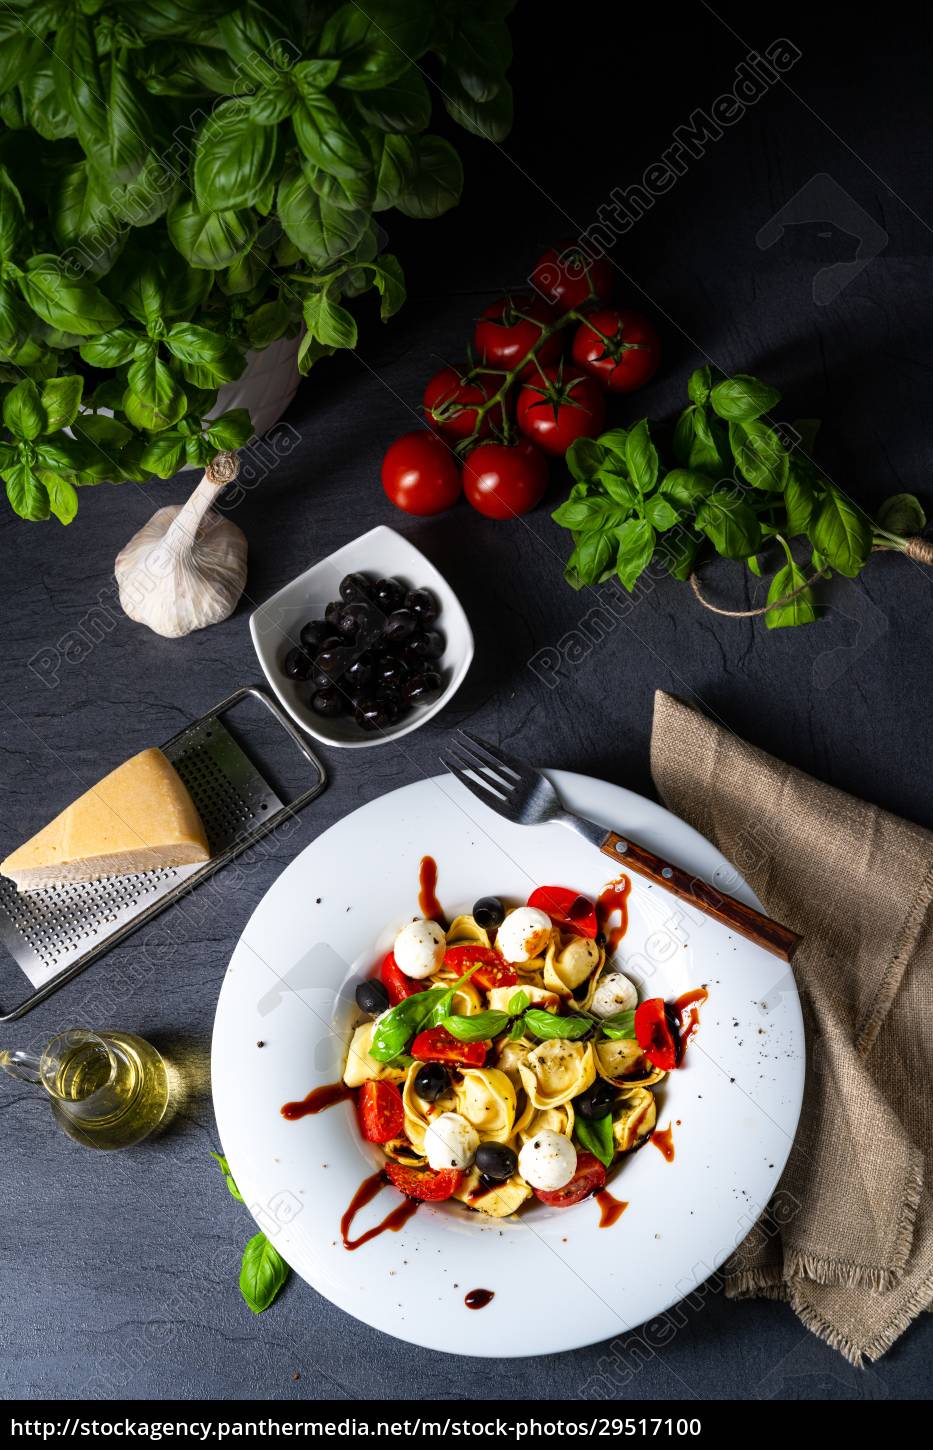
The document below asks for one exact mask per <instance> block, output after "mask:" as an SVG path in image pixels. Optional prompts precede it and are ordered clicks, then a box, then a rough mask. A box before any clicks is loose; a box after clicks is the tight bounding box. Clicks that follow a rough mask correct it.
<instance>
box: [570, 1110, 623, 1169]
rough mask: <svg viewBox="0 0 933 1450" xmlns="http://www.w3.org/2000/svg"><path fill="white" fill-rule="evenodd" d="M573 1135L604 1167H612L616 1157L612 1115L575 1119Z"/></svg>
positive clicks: (578, 1117)
mask: <svg viewBox="0 0 933 1450" xmlns="http://www.w3.org/2000/svg"><path fill="white" fill-rule="evenodd" d="M573 1133H574V1137H575V1138H576V1139H577V1141H578V1142H579V1143H580V1144H581V1146H582V1147H584V1148H585V1149H586V1150H587V1152H589V1153H592V1155H593V1157H594V1158H598V1159H599V1161H600V1163H602V1165H603V1167H605V1168H608V1167H609V1166H610V1164H611V1163H612V1160H613V1158H614V1157H615V1144H614V1142H613V1138H612V1114H611V1113H606V1115H605V1117H602V1118H582V1117H580V1116H577V1117H575V1118H574V1121H573Z"/></svg>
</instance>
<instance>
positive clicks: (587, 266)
mask: <svg viewBox="0 0 933 1450" xmlns="http://www.w3.org/2000/svg"><path fill="white" fill-rule="evenodd" d="M531 282H532V284H533V286H534V287H535V289H536V290H537V291H538V292H539V293H540V294H541V296H542V297H544V298H545V300H546V301H547V302H549V303H550V304H551V306H552V307H556V308H557V310H558V312H570V311H571V310H572V309H573V308H574V307H583V306H584V305H585V304H586V303H587V302H589V301H590V300H591V291H590V288H591V287H592V292H593V293H595V296H596V300H597V301H598V302H608V301H609V299H610V297H611V296H612V284H613V268H612V263H611V262H610V261H609V260H608V259H607V258H606V257H594V258H593V259H592V260H591V259H590V258H589V257H588V256H587V255H586V253H585V252H584V251H583V249H582V247H581V246H580V245H579V244H578V243H577V242H572V241H564V242H557V243H556V245H555V246H553V247H548V249H547V251H546V252H542V253H541V256H540V257H539V258H538V260H537V262H535V265H534V270H533V271H532V273H531Z"/></svg>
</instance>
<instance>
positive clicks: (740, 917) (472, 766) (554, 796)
mask: <svg viewBox="0 0 933 1450" xmlns="http://www.w3.org/2000/svg"><path fill="white" fill-rule="evenodd" d="M441 760H442V762H443V764H444V765H446V767H447V769H448V770H449V771H450V772H451V774H453V775H455V776H456V778H457V779H458V780H459V781H460V783H461V785H465V786H466V788H467V790H469V791H471V792H472V794H473V795H475V796H476V797H477V799H478V800H480V801H482V802H483V804H484V805H487V806H489V807H490V808H491V809H492V810H494V811H498V813H499V815H500V816H504V817H505V819H506V820H507V821H513V822H514V823H515V824H516V825H519V826H542V825H549V824H551V823H554V822H556V823H557V824H558V825H561V826H569V827H570V829H571V830H573V831H576V832H577V834H578V835H580V836H582V837H583V838H584V840H586V841H589V842H591V844H592V845H594V846H598V847H599V849H600V851H602V852H604V854H605V855H607V856H609V857H611V858H612V860H613V861H615V862H616V863H617V864H621V865H623V866H626V867H629V868H630V869H631V870H632V871H637V872H638V874H639V875H640V876H646V877H647V878H648V880H649V881H653V882H654V883H655V885H657V886H663V887H664V888H665V889H666V890H668V891H671V892H673V894H674V895H675V896H678V897H680V899H681V900H682V901H688V902H689V903H690V904H691V906H695V907H696V908H697V909H698V910H699V911H702V912H703V913H705V915H706V916H711V917H713V919H714V920H715V921H719V922H722V924H723V925H724V926H728V927H730V928H731V929H732V930H733V931H736V932H738V933H739V935H740V936H744V937H747V938H748V940H749V941H753V942H756V943H757V945H758V946H760V947H764V949H765V951H769V952H773V953H774V955H775V956H778V957H782V958H783V960H784V961H785V962H789V961H790V960H791V958H792V956H793V954H794V950H795V948H796V946H797V943H798V942H799V941H800V937H799V936H798V935H797V933H796V932H793V931H791V930H790V929H789V928H788V927H786V926H782V925H781V924H780V922H777V921H773V920H772V919H771V917H769V916H765V915H764V913H763V912H760V911H756V910H755V909H754V907H752V906H746V905H745V903H744V901H737V900H736V898H735V897H734V896H728V895H726V894H725V893H724V892H721V891H717V889H716V887H715V886H711V885H710V884H709V882H707V881H704V880H702V878H701V877H699V876H694V875H691V873H690V872H689V871H684V870H683V869H682V868H681V867H679V866H674V865H672V864H671V862H669V861H665V860H663V858H662V857H660V856H656V855H655V854H654V852H653V851H649V850H648V848H647V847H646V846H639V845H638V844H637V843H636V842H635V841H632V840H630V839H629V838H628V837H627V836H620V835H619V834H618V833H617V832H615V831H609V830H607V829H606V827H605V826H599V825H597V824H596V822H595V821H589V820H587V819H586V817H585V816H578V815H575V814H574V812H573V811H568V810H567V808H566V806H565V805H564V803H563V801H562V800H561V798H560V796H559V795H558V793H557V791H556V790H555V788H554V786H553V785H552V784H551V782H550V781H549V780H548V779H547V777H546V776H545V775H543V774H542V772H541V771H540V770H535V769H533V767H531V766H529V765H525V764H524V762H523V761H520V760H516V759H515V758H514V757H513V756H511V755H507V754H506V753H505V751H504V750H499V749H497V748H496V747H495V746H492V745H490V744H489V743H488V741H486V740H481V739H480V738H479V736H478V735H470V734H469V733H468V732H467V731H466V730H461V731H460V732H459V735H458V736H457V737H456V743H455V745H453V746H449V747H448V748H447V751H446V753H442V755H441Z"/></svg>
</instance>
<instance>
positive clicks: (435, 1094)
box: [415, 1062, 450, 1103]
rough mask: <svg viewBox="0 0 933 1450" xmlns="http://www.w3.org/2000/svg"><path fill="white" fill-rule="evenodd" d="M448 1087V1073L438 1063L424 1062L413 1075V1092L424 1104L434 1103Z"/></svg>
mask: <svg viewBox="0 0 933 1450" xmlns="http://www.w3.org/2000/svg"><path fill="white" fill-rule="evenodd" d="M449 1087H450V1073H449V1072H448V1071H447V1069H446V1067H442V1066H441V1064H440V1063H439V1062H426V1063H425V1065H424V1067H419V1069H418V1071H417V1072H416V1073H415V1092H416V1093H417V1095H418V1097H419V1098H422V1099H423V1100H424V1102H426V1103H436V1102H437V1100H438V1098H439V1097H440V1096H441V1093H445V1092H446V1091H447V1089H448V1088H449Z"/></svg>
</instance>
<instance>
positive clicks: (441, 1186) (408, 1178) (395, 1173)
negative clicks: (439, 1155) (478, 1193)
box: [385, 1163, 463, 1203]
mask: <svg viewBox="0 0 933 1450" xmlns="http://www.w3.org/2000/svg"><path fill="white" fill-rule="evenodd" d="M385 1171H386V1177H387V1178H388V1180H389V1182H390V1183H391V1184H393V1185H394V1186H395V1187H396V1188H397V1189H398V1191H399V1193H404V1194H406V1195H407V1196H408V1197H409V1198H420V1199H421V1201H422V1203H440V1202H441V1200H442V1199H445V1198H450V1197H451V1195H452V1194H454V1193H456V1191H457V1189H458V1188H459V1187H460V1182H461V1180H462V1178H463V1174H462V1173H461V1172H460V1169H459V1168H442V1169H441V1170H440V1172H439V1173H430V1172H427V1173H426V1172H423V1171H422V1170H421V1169H420V1168H408V1167H406V1165H405V1164H404V1163H387V1164H386V1167H385Z"/></svg>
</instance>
